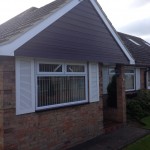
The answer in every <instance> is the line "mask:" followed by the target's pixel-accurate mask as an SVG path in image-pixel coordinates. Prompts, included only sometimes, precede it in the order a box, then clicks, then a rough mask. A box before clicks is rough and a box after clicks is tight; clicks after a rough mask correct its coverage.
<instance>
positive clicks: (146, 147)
mask: <svg viewBox="0 0 150 150" xmlns="http://www.w3.org/2000/svg"><path fill="white" fill-rule="evenodd" d="M123 150H150V135H147V136H145V137H144V138H142V139H140V140H138V141H136V142H135V143H133V144H131V145H129V146H127V147H126V148H124V149H123Z"/></svg>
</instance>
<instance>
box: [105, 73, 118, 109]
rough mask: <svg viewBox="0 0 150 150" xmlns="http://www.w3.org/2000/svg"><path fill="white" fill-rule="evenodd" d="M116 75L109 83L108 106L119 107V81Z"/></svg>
mask: <svg viewBox="0 0 150 150" xmlns="http://www.w3.org/2000/svg"><path fill="white" fill-rule="evenodd" d="M116 78H117V77H116V76H115V75H114V76H113V77H112V80H111V82H110V83H109V84H108V87H107V92H108V99H107V102H108V106H110V107H115V108H116V107H117V83H116V82H117V81H116Z"/></svg>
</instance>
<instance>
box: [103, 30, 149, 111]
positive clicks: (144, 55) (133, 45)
mask: <svg viewBox="0 0 150 150" xmlns="http://www.w3.org/2000/svg"><path fill="white" fill-rule="evenodd" d="M118 35H119V36H120V38H121V40H122V42H123V43H124V45H125V46H126V48H127V49H128V50H129V52H130V54H131V55H132V57H133V58H134V60H135V65H126V66H125V70H124V79H125V91H126V95H127V96H128V95H129V96H130V95H133V96H134V94H136V92H137V91H138V90H140V89H150V44H149V43H148V42H146V41H145V40H143V39H141V38H139V37H136V36H132V35H128V34H124V33H120V32H118ZM114 74H115V66H110V65H106V66H103V77H104V78H103V91H104V93H103V94H105V102H104V107H106V110H107V107H108V101H107V94H108V92H107V87H108V84H109V83H110V81H111V80H112V76H113V75H114Z"/></svg>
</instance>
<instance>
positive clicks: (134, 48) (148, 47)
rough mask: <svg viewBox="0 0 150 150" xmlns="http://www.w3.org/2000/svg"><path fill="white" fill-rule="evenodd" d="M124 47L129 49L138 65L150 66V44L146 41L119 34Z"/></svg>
mask: <svg viewBox="0 0 150 150" xmlns="http://www.w3.org/2000/svg"><path fill="white" fill-rule="evenodd" d="M118 34H119V36H120V37H121V39H122V41H123V43H124V45H125V46H126V47H127V48H128V50H129V51H130V53H131V54H132V56H133V57H134V59H135V63H136V64H137V65H145V66H149V65H150V44H149V43H148V42H146V41H145V40H143V39H141V38H139V37H136V36H132V35H128V34H124V33H120V32H118Z"/></svg>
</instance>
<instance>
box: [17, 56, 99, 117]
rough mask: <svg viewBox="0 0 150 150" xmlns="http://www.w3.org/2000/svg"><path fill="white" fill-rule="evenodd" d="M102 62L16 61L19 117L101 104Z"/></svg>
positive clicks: (27, 59)
mask: <svg viewBox="0 0 150 150" xmlns="http://www.w3.org/2000/svg"><path fill="white" fill-rule="evenodd" d="M99 100H100V97H99V65H98V63H95V62H94V63H92V62H90V63H70V62H65V63H61V62H52V61H45V60H44V59H42V60H41V59H40V60H37V59H34V58H26V57H17V58H16V114H17V115H20V114H26V113H33V112H35V111H36V110H37V111H38V110H44V109H49V108H57V107H63V106H70V105H76V104H83V103H87V102H89V103H93V102H98V101H99Z"/></svg>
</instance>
